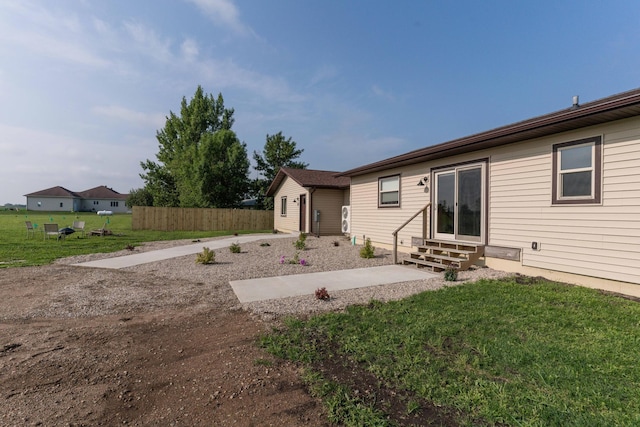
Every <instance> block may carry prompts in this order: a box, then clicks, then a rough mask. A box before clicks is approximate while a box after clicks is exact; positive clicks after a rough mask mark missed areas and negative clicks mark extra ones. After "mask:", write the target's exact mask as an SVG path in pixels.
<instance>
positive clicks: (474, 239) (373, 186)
mask: <svg viewBox="0 0 640 427" xmlns="http://www.w3.org/2000/svg"><path fill="white" fill-rule="evenodd" d="M577 101H578V100H577V97H575V98H574V103H573V105H572V106H571V107H570V108H567V109H564V110H560V111H557V112H553V113H550V114H547V115H543V116H540V117H535V118H532V119H529V120H524V121H521V122H517V123H513V124H510V125H507V126H503V127H500V128H497V129H492V130H489V131H486V132H482V133H479V134H475V135H471V136H467V137H464V138H460V139H456V140H453V141H449V142H445V143H442V144H439V145H434V146H430V147H426V148H422V149H419V150H415V151H411V152H409V153H406V154H402V155H399V156H395V157H392V158H388V159H384V160H381V161H378V162H375V163H371V164H368V165H364V166H360V167H357V168H354V169H351V170H348V171H345V172H342V173H341V174H339V176H341V177H345V178H350V179H351V187H350V189H351V191H350V211H351V218H350V219H351V223H350V231H351V235H352V236H355V237H356V238H357V239H358V242H360V241H361V240H360V239H361V238H362V239H364V238H365V237H366V238H370V239H371V241H372V243H373V244H374V245H376V246H381V247H388V248H393V247H394V245H395V246H396V248H397V250H398V251H401V252H405V253H412V252H416V248H418V247H419V246H423V245H424V246H428V245H430V244H431V243H430V241H435V242H434V243H433V244H434V245H436V246H440V247H445V248H454V251H455V248H458V249H459V248H465V247H466V248H467V249H469V248H473V250H477V251H478V252H479V253H480V255H482V256H483V258H481V259H480V262H482V261H484V263H485V264H486V265H487V266H490V267H494V268H497V269H501V270H506V271H512V272H520V273H523V274H529V275H536V276H537V275H542V276H545V277H548V278H550V279H553V280H563V281H566V282H569V283H580V284H583V285H587V286H594V287H602V286H603V284H605V285H606V286H607V289H610V290H614V291H618V292H624V293H628V290H629V286H631V288H633V289H635V293H636V294H637V293H638V292H637V291H638V289H639V288H638V287H637V286H633V285H629V284H636V285H637V284H640V89H636V90H632V91H628V92H624V93H620V94H617V95H613V96H610V97H607V98H604V99H600V100H597V101H593V102H589V103H585V104H583V105H580V104H579V103H578V102H577ZM412 218H413V219H412ZM407 221H408V223H407V224H406V226H404V227H403V228H401V227H402V226H403V224H405V222H407ZM435 252H436V253H441V254H442V253H444V254H445V255H444V256H442V257H441V259H440V261H439V262H445V263H446V262H449V260H447V257H448V256H447V255H450V254H447V252H446V250H445V251H435ZM411 257H412V258H415V259H418V263H420V262H424V263H425V264H427V262H426V261H424V260H425V259H427V258H426V257H422V255H421V254H419V253H418V254H416V255H411ZM449 258H451V257H449Z"/></svg>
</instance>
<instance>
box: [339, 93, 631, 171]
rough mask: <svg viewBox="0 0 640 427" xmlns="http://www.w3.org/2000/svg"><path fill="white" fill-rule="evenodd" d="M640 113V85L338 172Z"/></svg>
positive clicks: (409, 160)
mask: <svg viewBox="0 0 640 427" xmlns="http://www.w3.org/2000/svg"><path fill="white" fill-rule="evenodd" d="M638 115H640V89H634V90H630V91H627V92H623V93H619V94H617V95H612V96H609V97H607V98H602V99H599V100H596V101H592V102H588V103H585V104H582V105H579V106H573V107H570V108H566V109H564V110H560V111H556V112H554V113H550V114H546V115H543V116H538V117H534V118H532V119H528V120H523V121H521V122H517V123H513V124H510V125H507V126H502V127H499V128H496V129H492V130H489V131H486V132H482V133H478V134H475V135H470V136H466V137H463V138H459V139H454V140H452V141H449V142H445V143H442V144H437V145H432V146H429V147H426V148H421V149H419V150H414V151H411V152H408V153H405V154H401V155H399V156H395V157H391V158H388V159H385V160H381V161H378V162H375V163H370V164H368V165H364V166H360V167H357V168H354V169H350V170H348V171H346V172H342V173H340V174H339V175H340V176H350V177H351V176H357V175H363V174H366V173H371V172H378V171H382V170H385V169H390V168H395V167H401V166H407V165H412V164H416V163H422V162H426V161H430V160H435V159H440V158H443V157H449V156H454V155H457V154H462V153H468V152H472V151H477V150H482V149H486V148H492V147H498V146H501V145H506V144H510V143H514V142H519V141H524V140H527V139H533V138H540V137H544V136H548V135H553V134H557V133H560V132H566V131H570V130H575V129H580V128H583V127H587V126H593V125H598V124H602V123H607V122H611V121H614V120H621V119H626V118H629V117H633V116H638Z"/></svg>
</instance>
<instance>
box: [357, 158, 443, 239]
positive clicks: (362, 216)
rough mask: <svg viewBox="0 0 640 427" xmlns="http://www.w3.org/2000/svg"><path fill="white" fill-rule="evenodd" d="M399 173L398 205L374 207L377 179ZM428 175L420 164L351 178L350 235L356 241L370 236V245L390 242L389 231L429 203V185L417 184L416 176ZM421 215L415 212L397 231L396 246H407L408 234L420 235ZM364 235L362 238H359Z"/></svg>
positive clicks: (376, 203) (376, 197)
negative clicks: (410, 220)
mask: <svg viewBox="0 0 640 427" xmlns="http://www.w3.org/2000/svg"><path fill="white" fill-rule="evenodd" d="M395 174H400V207H384V208H379V207H378V178H380V177H384V176H389V175H395ZM428 175H429V170H428V168H426V167H425V166H424V165H412V166H408V167H405V168H399V169H390V170H386V171H383V172H381V173H375V174H368V175H362V176H357V177H353V178H352V179H351V236H355V237H356V242H357V243H359V244H361V243H363V238H370V239H371V241H372V243H373V244H374V246H375V245H376V244H377V245H384V246H387V247H390V246H391V245H392V244H393V236H392V233H393V231H394V230H395V229H396V228H398V227H399V226H400V225H402V223H404V222H405V221H406V220H408V219H409V218H411V217H412V216H413V215H414V214H415V213H416V212H418V210H420V209H422V208H423V207H424V206H425V205H426V204H427V203H428V202H429V192H428V191H427V190H426V189H428V188H429V185H430V183H429V184H428V185H427V186H418V185H417V184H418V181H420V178H422V177H424V176H428ZM422 229H423V221H422V215H419V216H418V217H417V218H416V219H414V220H413V221H412V222H411V223H409V225H407V226H406V227H405V228H404V229H403V230H402V231H401V232H400V233H399V234H398V246H399V247H401V248H404V249H405V250H407V249H409V248H410V247H411V237H421V236H422ZM363 236H364V237H363Z"/></svg>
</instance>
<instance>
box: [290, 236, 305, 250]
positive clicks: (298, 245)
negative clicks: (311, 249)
mask: <svg viewBox="0 0 640 427" xmlns="http://www.w3.org/2000/svg"><path fill="white" fill-rule="evenodd" d="M306 240H307V235H306V234H304V233H300V235H299V236H298V240H296V241H295V242H293V246H295V247H296V249H297V250H299V251H302V250H304V249H305V248H306V247H307V243H306V242H305V241H306Z"/></svg>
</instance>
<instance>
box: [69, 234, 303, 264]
mask: <svg viewBox="0 0 640 427" xmlns="http://www.w3.org/2000/svg"><path fill="white" fill-rule="evenodd" d="M296 236H297V234H295V235H294V234H281V233H278V234H266V233H265V234H244V235H240V236H233V237H229V238H225V239H217V240H208V241H203V242H198V243H194V244H191V245H185V246H174V247H172V248H166V249H158V250H156V251H148V252H142V253H139V254H131V255H124V256H119V257H114V258H105V259H99V260H96V261H87V262H81V263H78V264H73V265H75V266H78V267H94V268H112V269H120V268H126V267H133V266H134V265H139V264H147V263H149V262H156V261H163V260H165V259H171V258H178V257H181V256H185V255H195V254H197V253H199V252H202V248H203V247H204V246H206V247H208V248H209V249H221V248H226V247H229V246H231V244H232V243H240V244H242V243H247V242H255V241H256V240H265V239H283V238H287V237H296Z"/></svg>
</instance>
